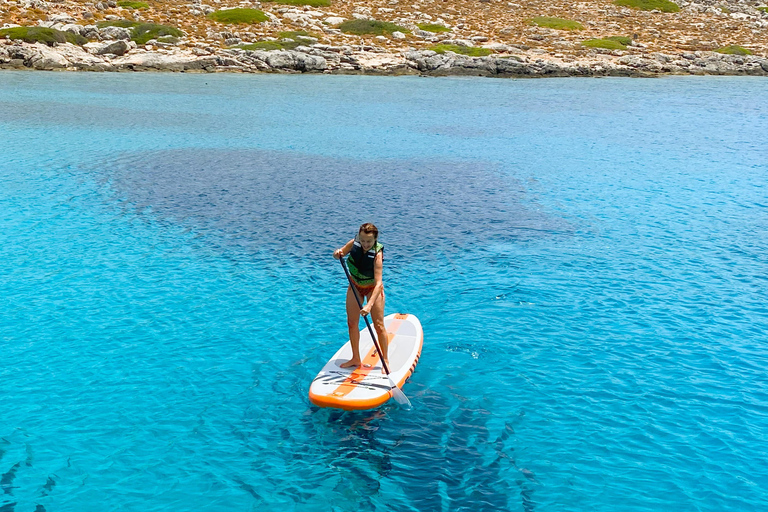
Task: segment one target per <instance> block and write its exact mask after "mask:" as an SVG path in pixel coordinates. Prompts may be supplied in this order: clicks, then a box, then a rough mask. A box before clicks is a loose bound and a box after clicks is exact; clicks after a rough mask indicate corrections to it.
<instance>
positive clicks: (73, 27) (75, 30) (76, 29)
mask: <svg viewBox="0 0 768 512" xmlns="http://www.w3.org/2000/svg"><path fill="white" fill-rule="evenodd" d="M84 28H85V27H83V26H82V25H78V24H77V23H68V24H66V25H62V27H61V28H60V29H59V30H61V31H62V32H69V33H70V34H77V35H80V36H81V35H83V29H84Z"/></svg>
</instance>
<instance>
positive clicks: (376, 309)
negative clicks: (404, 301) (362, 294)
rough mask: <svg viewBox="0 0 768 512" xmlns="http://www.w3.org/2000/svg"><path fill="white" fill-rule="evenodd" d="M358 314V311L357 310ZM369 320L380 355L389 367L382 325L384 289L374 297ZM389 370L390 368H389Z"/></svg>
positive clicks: (385, 334) (385, 337)
mask: <svg viewBox="0 0 768 512" xmlns="http://www.w3.org/2000/svg"><path fill="white" fill-rule="evenodd" d="M369 300H370V299H369ZM358 314H360V313H359V311H358ZM371 320H373V327H374V328H375V329H376V339H377V340H378V341H379V346H380V347H381V352H382V354H381V357H382V359H384V362H386V363H387V367H389V337H388V335H387V328H386V327H385V326H384V290H383V289H382V290H381V297H379V298H378V299H376V302H375V303H374V304H373V307H372V308H371ZM383 370H384V368H382V372H383ZM390 370H391V368H390Z"/></svg>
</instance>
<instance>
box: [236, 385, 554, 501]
mask: <svg viewBox="0 0 768 512" xmlns="http://www.w3.org/2000/svg"><path fill="white" fill-rule="evenodd" d="M409 391H410V393H409V394H410V395H411V397H412V399H415V401H416V402H415V403H416V409H415V410H414V411H409V412H408V411H403V410H401V409H399V408H398V407H397V406H396V405H394V404H387V405H385V406H383V407H381V408H379V409H376V410H373V411H351V412H344V411H339V410H334V409H317V408H314V407H310V408H309V409H308V410H307V412H306V413H305V414H304V415H303V416H300V417H296V416H294V418H293V420H294V421H293V422H292V423H291V424H290V425H286V426H284V427H281V428H279V429H271V430H270V431H269V432H267V433H266V434H264V433H260V434H259V433H255V432H249V433H246V434H244V435H243V437H242V441H243V442H244V443H245V445H246V451H248V452H251V453H253V457H252V460H253V462H252V471H253V473H252V474H251V475H248V476H244V475H242V476H238V477H235V478H234V480H235V483H236V485H237V486H238V487H240V489H242V490H244V491H245V492H247V493H249V494H250V495H251V496H252V497H253V498H254V499H255V500H256V502H257V503H260V504H262V505H275V504H277V503H281V504H283V505H285V506H287V507H289V508H290V507H295V509H296V510H359V511H382V510H411V511H442V510H450V511H459V510H466V511H479V512H485V511H488V512H490V511H501V510H504V511H509V510H514V511H516V510H519V511H523V512H533V511H534V510H535V506H534V502H535V499H534V498H535V496H534V491H535V488H536V486H537V485H538V484H539V482H538V480H537V479H536V477H535V476H534V474H533V473H532V472H531V471H530V470H528V469H526V468H523V467H519V466H518V465H517V463H516V461H515V456H514V451H515V450H514V443H515V439H514V426H515V423H516V422H518V421H520V420H521V419H522V417H523V416H524V413H522V412H519V413H517V414H516V415H515V416H514V417H510V418H509V419H508V421H507V422H506V424H504V426H503V428H502V429H501V431H500V433H498V434H492V433H491V430H490V429H489V423H490V421H491V420H492V418H493V416H494V415H493V413H491V412H490V411H489V410H488V409H487V408H484V407H483V404H482V403H478V402H474V401H469V400H467V399H465V398H463V397H461V396H458V395H455V394H450V395H445V394H441V393H439V392H436V391H434V390H429V389H425V388H423V387H419V386H418V385H417V384H412V385H411V387H410V388H409ZM449 393H450V392H449ZM267 451H268V453H269V454H270V457H265V456H264V453H265V452H267ZM274 458H277V460H279V461H280V465H281V469H284V470H286V471H288V472H289V474H293V475H294V478H293V479H290V478H281V477H279V476H271V475H272V474H274V472H275V464H276V462H275V459H274ZM265 475H266V480H267V483H268V484H269V487H264V486H259V487H257V486H255V485H254V484H253V483H252V482H254V481H259V480H262V481H263V478H264V477H265ZM298 475H301V476H300V478H299V477H298ZM328 500H331V501H332V505H333V506H332V507H331V508H328V507H330V506H331V503H329V502H328Z"/></svg>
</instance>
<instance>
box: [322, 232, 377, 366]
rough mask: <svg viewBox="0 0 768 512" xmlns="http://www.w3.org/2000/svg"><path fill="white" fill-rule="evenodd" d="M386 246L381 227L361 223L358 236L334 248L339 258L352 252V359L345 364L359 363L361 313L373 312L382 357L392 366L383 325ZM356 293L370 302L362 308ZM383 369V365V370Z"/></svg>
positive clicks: (349, 301)
mask: <svg viewBox="0 0 768 512" xmlns="http://www.w3.org/2000/svg"><path fill="white" fill-rule="evenodd" d="M383 251H384V246H383V245H381V244H380V243H379V230H378V229H377V228H376V226H374V225H373V224H370V223H366V224H363V225H362V226H360V229H359V230H358V233H357V236H356V237H355V238H353V239H352V240H350V241H349V242H347V243H346V244H345V245H344V247H342V248H340V249H336V250H335V251H333V257H334V258H336V259H339V258H342V257H344V256H346V255H349V258H348V259H347V266H348V267H349V274H350V276H351V277H352V282H353V283H354V290H353V289H352V286H350V287H349V288H347V327H348V328H349V341H350V344H351V345H352V359H350V360H349V361H347V362H345V363H342V364H341V367H342V368H350V367H355V368H356V367H358V366H360V363H361V359H360V331H359V330H358V327H359V325H360V317H361V316H365V315H368V314H370V315H371V319H372V320H373V326H374V327H375V328H376V338H377V339H378V341H379V346H380V347H381V352H382V354H381V357H382V359H384V362H385V363H387V366H389V359H388V358H387V347H388V345H389V338H387V329H386V327H384V283H383V282H382V281H381V267H382V262H383V261H384V252H383ZM354 293H357V296H358V298H359V299H360V302H361V303H362V302H363V301H364V300H365V299H368V302H367V303H366V304H365V306H363V308H362V309H360V307H359V306H358V305H357V301H356V300H355V296H354V295H353V294H354ZM383 371H384V369H383V368H382V372H383Z"/></svg>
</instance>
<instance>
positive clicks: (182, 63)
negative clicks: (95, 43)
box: [112, 52, 217, 71]
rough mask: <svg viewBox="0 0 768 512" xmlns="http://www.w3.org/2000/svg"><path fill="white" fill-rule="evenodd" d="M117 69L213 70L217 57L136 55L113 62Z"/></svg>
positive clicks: (148, 53)
mask: <svg viewBox="0 0 768 512" xmlns="http://www.w3.org/2000/svg"><path fill="white" fill-rule="evenodd" d="M112 64H113V65H114V66H115V68H117V69H134V70H135V69H155V70H158V71H187V70H200V69H213V68H215V66H216V65H217V62H216V58H215V57H198V56H196V55H190V54H171V55H167V54H158V53H150V52H147V53H136V54H129V55H126V56H123V57H119V58H117V59H115V60H113V61H112Z"/></svg>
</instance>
